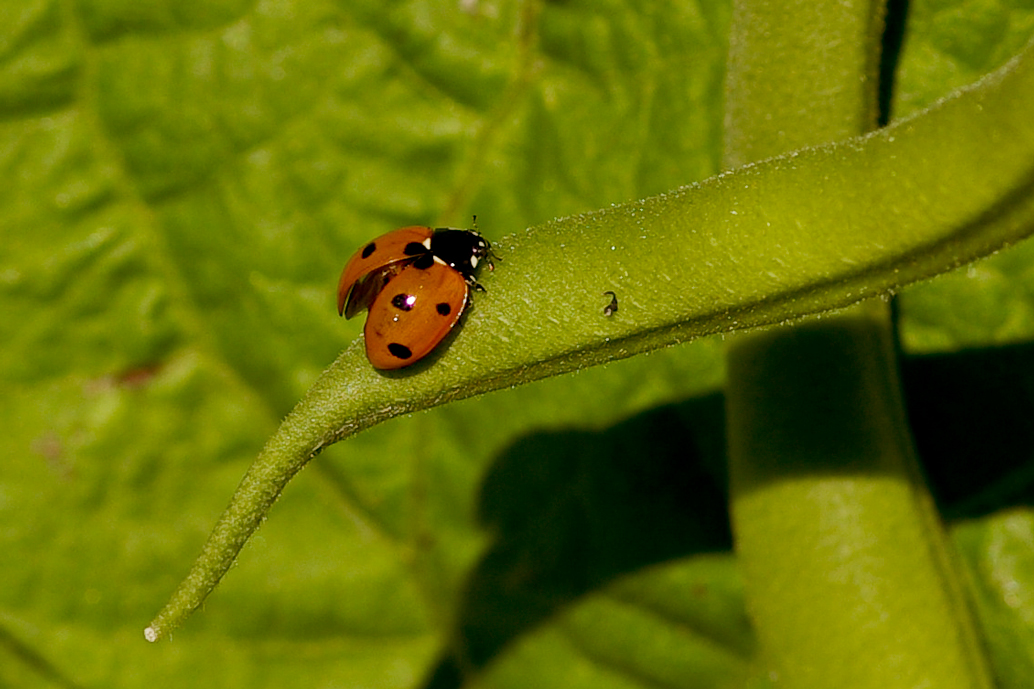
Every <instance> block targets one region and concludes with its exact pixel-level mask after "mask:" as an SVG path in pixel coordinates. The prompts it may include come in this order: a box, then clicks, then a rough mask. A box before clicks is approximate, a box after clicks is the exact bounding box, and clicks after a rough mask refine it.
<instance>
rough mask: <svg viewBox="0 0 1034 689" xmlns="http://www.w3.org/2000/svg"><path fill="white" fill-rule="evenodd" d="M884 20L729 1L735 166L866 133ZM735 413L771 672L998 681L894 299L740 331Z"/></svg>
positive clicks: (761, 632)
mask: <svg viewBox="0 0 1034 689" xmlns="http://www.w3.org/2000/svg"><path fill="white" fill-rule="evenodd" d="M805 4H806V5H807V7H805ZM802 12H807V13H809V15H810V18H811V20H812V21H798V20H800V19H801V18H802V17H801V16H800V13H802ZM881 12H882V5H881V4H879V3H865V2H857V3H850V2H847V3H845V2H820V3H802V4H794V3H785V2H782V3H780V2H757V1H754V2H751V1H749V0H744V1H742V2H738V3H736V5H735V11H734V19H735V21H734V22H733V26H734V29H733V30H734V36H733V37H732V38H731V40H730V42H731V45H732V57H731V59H730V67H729V75H728V94H727V101H728V103H729V112H730V114H729V117H728V118H727V123H728V124H729V127H730V129H729V131H728V132H727V146H728V148H727V152H726V160H727V162H728V163H743V162H746V161H748V160H751V159H754V158H758V157H764V156H771V155H775V154H778V153H781V152H783V151H784V150H785V149H786V148H787V147H797V146H801V145H809V144H816V143H821V142H823V141H825V140H826V139H835V138H842V137H846V136H850V135H853V134H858V133H861V132H863V131H865V130H867V129H869V128H870V127H872V126H873V125H874V123H875V103H876V88H877V84H876V81H875V79H874V76H875V74H876V65H877V62H878V53H876V52H875V51H876V50H877V48H878V46H879V40H878V39H879V30H878V29H879V27H880V26H881V22H880V17H881ZM789 14H793V15H794V16H795V21H794V22H789V23H787V22H780V21H779V20H780V19H781V18H782V17H785V16H787V15H789ZM802 31H803V32H804V33H801V32H802ZM802 46H806V47H807V48H808V49H807V50H802ZM829 231H830V232H831V233H835V232H837V231H838V228H837V227H836V226H830V228H829ZM727 404H728V433H729V452H730V492H731V501H732V506H733V523H734V531H735V534H736V549H737V553H738V556H739V561H740V563H741V566H742V569H743V573H744V581H745V587H746V591H747V596H748V605H749V608H750V611H751V615H752V618H753V620H754V623H755V627H756V629H757V631H758V636H759V638H760V640H761V647H762V649H763V650H762V652H763V662H764V664H765V666H764V669H765V670H766V672H767V674H768V675H769V676H772V677H778V679H779V681H780V683H781V684H784V685H785V686H790V687H795V688H811V687H815V688H816V689H818V688H819V687H839V686H850V687H852V688H868V687H871V688H873V689H876V688H879V689H890V688H894V687H915V686H956V687H988V686H991V679H990V674H989V671H988V665H987V662H986V660H985V658H984V656H983V649H982V648H981V645H980V643H979V640H978V637H977V634H976V632H975V627H974V623H973V619H972V615H971V613H970V609H969V606H968V605H967V601H966V598H965V595H964V592H963V587H962V586H961V584H960V581H961V577H960V575H959V572H958V568H957V567H956V565H955V561H954V558H953V556H952V551H951V549H950V547H949V546H948V542H947V538H946V536H945V533H944V529H943V528H942V525H941V523H940V521H939V519H938V518H937V515H936V513H935V510H934V508H933V501H932V500H931V498H930V496H929V493H928V491H927V489H926V485H925V483H924V481H923V480H922V477H921V475H920V472H919V471H918V468H917V464H916V460H915V457H914V454H913V451H912V447H911V440H910V437H909V434H908V428H907V422H906V419H905V414H904V408H903V403H902V400H901V397H900V391H899V381H898V378H897V371H896V367H895V362H894V357H893V343H892V339H891V328H890V318H889V313H888V309H887V307H886V305H885V304H884V303H883V302H882V301H878V300H876V301H870V302H867V303H862V304H860V305H857V306H855V307H852V308H850V309H848V310H847V311H846V312H842V313H839V314H835V315H832V316H830V317H826V318H823V319H821V320H813V321H809V322H807V323H805V324H804V325H799V326H797V327H792V328H791V327H781V328H774V329H770V330H768V331H765V332H761V333H756V334H751V335H746V336H741V337H739V338H737V339H736V340H734V341H733V343H732V345H731V346H730V350H729V365H728V385H727Z"/></svg>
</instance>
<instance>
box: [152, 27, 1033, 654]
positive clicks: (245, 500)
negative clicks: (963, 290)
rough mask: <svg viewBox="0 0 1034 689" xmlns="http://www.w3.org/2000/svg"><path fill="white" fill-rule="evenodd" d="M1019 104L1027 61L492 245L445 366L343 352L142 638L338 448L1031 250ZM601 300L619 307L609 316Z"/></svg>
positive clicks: (178, 612) (1027, 106)
mask: <svg viewBox="0 0 1034 689" xmlns="http://www.w3.org/2000/svg"><path fill="white" fill-rule="evenodd" d="M788 23H793V22H788ZM1032 104H1034V55H1032V50H1031V48H1030V47H1028V48H1027V49H1026V50H1025V51H1024V53H1023V55H1022V56H1021V57H1020V58H1018V59H1016V60H1014V61H1012V62H1011V63H1010V64H1009V65H1007V66H1006V67H1004V68H1003V69H1001V70H999V71H998V72H996V73H995V74H993V75H990V76H989V77H987V78H985V79H984V80H982V81H981V82H980V83H979V84H977V85H976V86H974V87H973V88H972V89H970V90H968V91H965V92H962V93H959V94H957V95H956V96H955V97H954V98H951V99H948V100H946V101H945V102H943V103H941V104H939V105H938V106H936V107H935V108H932V109H931V110H929V111H927V112H925V113H923V114H922V115H921V116H918V117H916V118H914V119H912V120H909V121H907V122H902V123H899V124H898V125H896V126H892V127H889V128H886V129H884V130H880V131H879V132H875V133H873V134H871V135H869V136H866V137H863V138H856V139H849V140H845V141H841V142H838V143H836V144H832V145H828V146H819V147H815V148H809V149H803V150H801V151H797V152H795V153H793V154H792V155H787V156H784V157H782V158H776V159H771V160H767V161H765V162H763V163H758V164H756V165H751V166H749V167H745V168H740V169H738V170H736V171H734V172H730V173H726V174H723V175H719V176H717V177H713V178H711V179H709V180H706V181H705V182H702V183H701V184H698V185H694V186H691V187H684V188H681V189H677V190H674V191H673V192H671V193H669V194H663V195H660V196H656V197H652V198H649V199H643V200H641V201H636V202H633V203H626V204H622V205H618V206H614V207H612V208H608V209H605V210H601V211H597V212H595V213H589V214H585V215H581V216H576V217H570V218H563V219H559V220H556V221H554V222H551V223H548V224H546V225H543V226H540V227H535V228H529V229H528V230H526V231H523V232H520V233H517V234H514V235H511V236H509V237H504V238H502V239H499V240H497V241H496V242H495V247H496V250H497V251H498V252H499V253H500V254H501V255H503V257H504V260H505V262H504V263H503V264H501V265H500V267H499V269H498V270H496V271H495V274H493V275H491V276H488V277H486V278H484V279H483V282H484V283H485V286H486V287H487V289H488V292H487V293H484V294H480V293H479V294H478V295H476V298H475V301H474V304H473V306H472V307H471V309H470V311H469V313H468V314H467V315H466V316H465V320H464V325H463V327H462V328H461V329H459V331H458V332H457V334H456V336H455V337H454V338H450V340H449V341H447V343H446V346H445V347H443V348H442V350H441V351H440V352H438V353H436V354H434V355H432V356H430V357H428V358H427V359H426V360H425V361H424V362H421V364H418V365H417V366H414V367H413V368H412V369H411V370H405V371H402V372H400V373H398V374H392V375H383V374H380V373H378V372H376V371H374V370H373V369H372V368H370V366H369V364H368V363H367V362H366V360H365V357H364V355H363V350H362V342H361V341H357V342H356V343H354V344H353V345H352V346H351V347H349V348H348V349H346V350H345V351H344V352H342V354H341V355H340V356H339V357H338V358H337V360H336V361H335V362H334V363H333V364H332V365H331V366H330V367H329V368H328V369H327V370H326V371H325V372H324V373H323V374H322V375H321V376H320V377H319V379H318V380H317V382H316V383H315V384H314V385H313V387H312V389H311V390H310V391H309V392H308V393H307V394H306V396H305V399H303V400H302V401H301V402H300V403H299V404H298V406H297V407H296V408H295V410H294V411H293V412H292V413H291V414H290V415H289V416H288V418H287V419H285V421H284V423H283V425H282V426H281V428H280V429H278V431H277V432H276V434H275V435H274V436H273V437H272V438H271V439H270V441H269V443H268V444H267V446H266V448H265V449H264V450H263V452H262V454H261V455H260V457H259V459H258V460H257V461H256V464H255V466H254V467H252V469H251V470H249V472H248V476H247V477H245V479H244V481H242V483H241V487H240V489H239V490H238V492H237V493H236V494H235V495H234V497H233V498H232V500H231V503H230V506H229V507H228V508H227V511H226V514H225V515H224V517H223V518H222V519H221V520H220V522H219V524H218V525H217V527H216V529H215V531H214V532H213V534H212V536H211V537H210V539H209V542H208V543H207V544H206V545H205V547H204V550H203V552H202V555H201V556H200V557H199V558H198V560H197V562H195V563H194V566H193V568H192V569H191V572H190V574H189V575H188V577H187V579H186V580H184V582H183V584H182V585H181V586H180V588H179V589H178V590H177V592H176V593H175V594H174V596H173V599H172V601H170V603H169V604H168V605H167V606H166V607H165V608H164V609H163V610H162V612H161V613H160V614H159V616H158V618H157V619H156V620H155V622H154V623H153V624H152V625H151V627H149V628H148V632H147V638H149V639H152V640H153V639H157V638H160V637H161V636H162V635H164V634H165V633H167V632H168V631H169V630H170V629H172V628H173V627H175V626H176V625H177V624H179V622H181V621H182V620H183V619H184V618H185V617H186V616H187V615H189V614H190V612H191V611H192V610H194V609H195V608H196V607H197V606H198V605H200V603H201V601H203V600H204V598H205V596H207V595H208V594H209V593H210V592H211V590H212V588H213V587H214V586H215V584H216V582H218V581H219V579H220V578H221V577H222V576H223V574H225V572H226V570H227V569H228V567H229V566H230V564H231V563H232V562H233V560H234V558H235V557H236V555H237V553H238V551H239V550H240V547H241V546H242V544H243V543H244V542H245V541H246V540H247V539H248V538H249V537H250V536H251V534H252V532H253V531H254V530H255V529H256V528H258V525H259V524H260V523H261V521H262V519H263V518H264V515H265V514H266V512H267V511H268V510H269V508H270V507H271V506H272V504H273V502H274V501H275V499H276V497H277V496H278V495H279V493H280V490H282V488H283V486H284V485H285V484H286V483H287V481H288V480H289V479H290V477H291V476H293V475H294V474H295V473H296V472H297V471H298V470H299V469H300V468H301V467H302V466H304V465H305V463H306V462H308V461H309V460H310V459H311V458H312V457H313V456H314V455H315V454H316V453H317V452H318V451H319V449H321V448H323V447H326V446H327V445H330V444H331V443H333V442H336V441H338V440H341V439H342V438H346V437H349V436H350V435H353V434H354V433H357V432H359V431H361V430H363V429H366V428H369V427H370V426H373V425H374V424H377V423H380V422H382V421H385V420H387V419H390V418H392V417H394V416H398V415H401V414H406V413H410V412H414V411H418V410H421V409H427V408H429V407H432V406H435V405H438V404H444V403H446V402H449V401H451V400H455V399H460V398H463V397H470V396H473V395H478V394H482V393H485V392H488V391H491V390H498V389H502V388H506V387H509V386H512V385H518V384H521V383H527V382H531V381H534V380H538V379H540V378H545V377H548V376H553V375H559V374H562V373H567V372H570V371H575V370H577V369H579V368H583V367H586V366H592V365H596V364H602V363H607V362H609V361H613V360H615V359H620V358H624V357H629V356H633V355H635V354H639V353H642V352H647V351H650V350H653V349H657V348H659V347H664V346H670V345H672V344H676V343H679V342H685V341H688V340H691V339H693V338H695V337H699V336H702V335H708V334H712V333H717V332H730V331H734V330H739V329H743V328H749V327H755V326H760V325H766V324H771V323H779V322H783V321H785V320H787V319H793V318H799V317H801V316H803V315H805V314H812V313H818V312H823V311H828V310H830V309H833V308H837V307H842V306H845V305H848V304H851V303H854V302H857V301H859V300H862V299H865V298H868V297H872V296H876V295H880V294H885V293H886V292H887V291H888V290H893V289H896V288H899V287H900V286H902V285H904V284H907V283H909V282H912V281H915V280H918V279H922V278H925V277H929V276H932V275H936V274H938V273H941V272H944V271H946V270H948V269H950V268H952V267H955V266H957V265H959V264H960V263H963V262H966V261H970V260H972V259H974V258H976V257H979V256H985V255H987V254H989V253H991V252H993V251H996V250H998V249H1000V248H1001V247H1002V246H1004V245H1006V244H1008V243H1010V242H1015V241H1018V240H1019V239H1021V238H1023V237H1026V236H1027V235H1028V234H1030V232H1031V231H1032V229H1034V118H1031V117H1030V111H1031V106H1032ZM962 132H964V133H965V134H964V135H963V134H961V133H962ZM973 170H980V174H979V175H976V174H972V171H973ZM960 171H965V172H966V173H967V174H961V175H960ZM978 220H979V222H978ZM601 237H605V238H606V240H605V241H603V240H601ZM329 289H330V287H329V286H328V291H329ZM605 290H613V291H615V292H616V293H617V295H618V299H619V300H620V303H621V310H620V312H618V313H617V314H615V315H614V316H612V317H607V316H605V315H604V314H603V308H604V306H605V305H606V300H605V299H604V300H602V301H601V299H602V296H601V295H602V294H603V292H604V291H605Z"/></svg>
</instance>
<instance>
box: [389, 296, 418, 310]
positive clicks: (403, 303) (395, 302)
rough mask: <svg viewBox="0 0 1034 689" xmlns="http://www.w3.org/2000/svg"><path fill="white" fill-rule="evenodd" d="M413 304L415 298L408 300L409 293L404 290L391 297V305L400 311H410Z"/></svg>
mask: <svg viewBox="0 0 1034 689" xmlns="http://www.w3.org/2000/svg"><path fill="white" fill-rule="evenodd" d="M414 304H416V300H413V301H410V297H409V295H408V294H406V293H405V292H403V293H402V294H396V295H395V296H394V297H392V298H391V305H392V306H394V307H395V308H396V309H399V310H400V311H411V310H412V309H413V305H414Z"/></svg>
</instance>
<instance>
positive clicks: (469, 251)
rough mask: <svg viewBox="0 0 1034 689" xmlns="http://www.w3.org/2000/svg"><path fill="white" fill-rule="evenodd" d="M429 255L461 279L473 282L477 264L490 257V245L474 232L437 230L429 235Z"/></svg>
mask: <svg viewBox="0 0 1034 689" xmlns="http://www.w3.org/2000/svg"><path fill="white" fill-rule="evenodd" d="M431 253H432V254H433V255H434V257H435V258H437V259H438V260H439V261H441V262H442V263H444V264H445V265H447V266H449V267H450V268H454V269H456V270H457V271H459V272H460V273H461V274H462V275H463V277H465V278H467V279H468V280H473V279H474V272H475V271H476V270H477V267H478V263H479V262H480V261H481V259H483V258H485V257H490V256H491V253H492V245H491V244H489V243H488V240H487V239H485V238H484V237H482V236H481V235H480V234H479V233H478V232H477V231H476V230H454V229H452V228H439V229H436V230H435V231H434V234H433V235H431ZM489 264H490V265H491V259H489Z"/></svg>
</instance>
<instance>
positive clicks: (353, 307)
mask: <svg viewBox="0 0 1034 689" xmlns="http://www.w3.org/2000/svg"><path fill="white" fill-rule="evenodd" d="M433 234H434V230H432V229H431V228H430V227H403V228H400V229H397V230H393V231H392V232H389V233H388V234H386V235H384V236H382V237H378V238H377V239H375V240H373V241H372V242H370V243H369V244H367V245H366V246H364V247H363V248H361V249H359V251H357V252H355V255H353V256H352V258H351V259H349V261H348V263H347V264H346V265H345V269H344V270H343V271H341V279H340V280H339V281H338V284H337V312H338V313H339V314H341V315H343V316H345V317H346V318H351V317H352V316H354V315H356V314H357V313H359V312H360V311H362V310H363V309H365V308H368V307H369V306H370V304H371V303H373V300H374V299H375V298H376V297H377V295H378V294H379V293H380V291H381V289H383V287H384V285H385V284H387V281H388V280H390V279H391V277H392V272H393V271H394V272H398V270H401V269H402V268H403V267H404V265H405V264H406V262H408V261H412V260H413V259H414V258H416V257H417V256H420V255H422V254H424V253H427V252H429V251H430V250H431V244H430V241H431V236H432V235H433Z"/></svg>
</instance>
